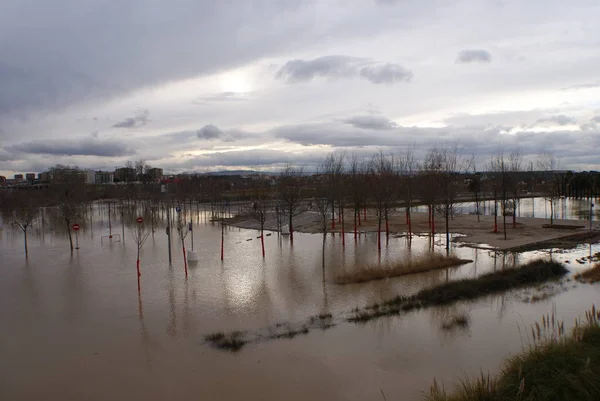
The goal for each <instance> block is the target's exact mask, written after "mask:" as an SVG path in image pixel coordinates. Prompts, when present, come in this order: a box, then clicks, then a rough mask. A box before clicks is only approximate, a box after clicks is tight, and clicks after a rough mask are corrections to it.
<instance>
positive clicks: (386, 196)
mask: <svg viewBox="0 0 600 401" xmlns="http://www.w3.org/2000/svg"><path fill="white" fill-rule="evenodd" d="M396 178H397V175H396V162H395V159H394V157H393V156H389V157H387V156H385V155H384V154H383V152H382V151H380V152H379V153H377V154H375V156H373V158H372V159H371V162H370V164H369V189H370V193H371V198H372V200H373V203H374V206H375V208H374V209H373V211H374V213H375V217H376V218H377V249H378V250H379V251H381V225H382V223H383V221H384V220H385V222H386V234H388V235H389V225H388V218H389V215H390V214H391V212H392V208H393V202H394V200H395V194H396V188H395V184H396Z"/></svg>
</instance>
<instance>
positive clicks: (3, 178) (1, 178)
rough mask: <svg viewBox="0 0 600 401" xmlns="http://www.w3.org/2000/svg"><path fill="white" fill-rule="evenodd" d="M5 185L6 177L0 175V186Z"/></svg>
mask: <svg viewBox="0 0 600 401" xmlns="http://www.w3.org/2000/svg"><path fill="white" fill-rule="evenodd" d="M4 184H6V177H5V176H3V175H0V185H4Z"/></svg>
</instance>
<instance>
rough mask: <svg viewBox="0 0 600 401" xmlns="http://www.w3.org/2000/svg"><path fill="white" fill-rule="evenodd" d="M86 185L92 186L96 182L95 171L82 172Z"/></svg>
mask: <svg viewBox="0 0 600 401" xmlns="http://www.w3.org/2000/svg"><path fill="white" fill-rule="evenodd" d="M83 174H84V176H85V183H86V184H94V183H95V182H96V171H94V170H83Z"/></svg>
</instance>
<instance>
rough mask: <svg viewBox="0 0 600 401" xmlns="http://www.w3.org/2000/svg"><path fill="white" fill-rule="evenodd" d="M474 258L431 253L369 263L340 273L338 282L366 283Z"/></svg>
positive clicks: (455, 264) (462, 262)
mask: <svg viewBox="0 0 600 401" xmlns="http://www.w3.org/2000/svg"><path fill="white" fill-rule="evenodd" d="M470 262H472V260H465V259H460V258H458V257H456V256H444V255H440V254H439V253H429V254H426V255H422V256H417V257H414V258H409V259H402V260H396V261H392V262H386V263H377V264H367V265H364V266H359V267H357V268H354V269H352V271H350V272H347V273H344V274H341V275H338V276H337V277H336V278H335V279H334V282H335V283H336V284H351V283H364V282H366V281H371V280H380V279H383V278H388V277H397V276H404V275H407V274H415V273H422V272H427V271H431V270H438V269H445V268H447V267H453V266H460V265H462V264H465V263H470Z"/></svg>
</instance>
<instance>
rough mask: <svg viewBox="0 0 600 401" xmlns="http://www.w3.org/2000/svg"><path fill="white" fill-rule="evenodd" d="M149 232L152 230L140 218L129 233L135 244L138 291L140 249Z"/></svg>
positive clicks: (139, 287)
mask: <svg viewBox="0 0 600 401" xmlns="http://www.w3.org/2000/svg"><path fill="white" fill-rule="evenodd" d="M151 232H152V230H151V229H150V228H148V226H146V225H145V223H144V221H143V220H142V221H141V222H140V220H138V224H137V227H136V228H135V229H134V230H133V232H132V233H131V234H132V236H133V241H134V242H135V244H136V246H137V262H136V267H137V285H138V292H139V291H140V290H141V286H140V277H141V276H142V273H141V272H140V250H141V249H142V247H143V246H144V242H146V240H147V239H148V236H149V235H150V233H151Z"/></svg>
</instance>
